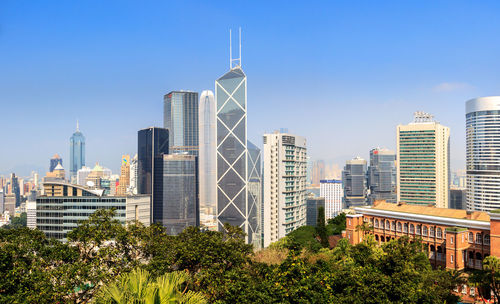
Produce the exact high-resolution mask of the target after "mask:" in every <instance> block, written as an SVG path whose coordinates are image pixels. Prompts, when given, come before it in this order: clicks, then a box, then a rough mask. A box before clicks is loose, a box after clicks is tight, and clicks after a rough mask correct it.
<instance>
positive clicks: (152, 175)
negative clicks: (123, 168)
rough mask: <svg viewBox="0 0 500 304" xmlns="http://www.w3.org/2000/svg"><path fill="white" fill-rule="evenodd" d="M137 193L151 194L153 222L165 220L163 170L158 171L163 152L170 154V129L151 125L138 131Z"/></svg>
mask: <svg viewBox="0 0 500 304" xmlns="http://www.w3.org/2000/svg"><path fill="white" fill-rule="evenodd" d="M137 137H138V140H137V143H138V144H137V155H138V156H137V168H138V174H137V193H138V194H149V195H151V222H152V223H162V222H163V195H164V190H165V189H164V188H163V186H162V185H163V183H160V182H159V181H158V180H161V179H163V176H162V175H163V173H162V171H160V172H157V168H158V164H156V163H157V162H160V163H161V164H160V168H161V165H162V164H163V154H168V130H167V129H164V128H158V127H150V128H147V129H142V130H139V132H138V133H137Z"/></svg>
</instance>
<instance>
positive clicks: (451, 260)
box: [450, 254, 453, 263]
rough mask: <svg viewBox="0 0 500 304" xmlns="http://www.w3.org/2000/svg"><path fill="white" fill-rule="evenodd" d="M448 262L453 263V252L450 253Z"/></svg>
mask: <svg viewBox="0 0 500 304" xmlns="http://www.w3.org/2000/svg"><path fill="white" fill-rule="evenodd" d="M450 262H452V263H453V254H452V255H450Z"/></svg>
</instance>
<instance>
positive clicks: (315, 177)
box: [311, 160, 325, 186]
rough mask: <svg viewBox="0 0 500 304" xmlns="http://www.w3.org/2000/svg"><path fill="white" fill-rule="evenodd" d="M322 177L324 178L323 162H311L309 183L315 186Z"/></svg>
mask: <svg viewBox="0 0 500 304" xmlns="http://www.w3.org/2000/svg"><path fill="white" fill-rule="evenodd" d="M322 179H325V162H324V161H322V160H316V161H314V162H313V167H312V180H311V183H312V184H313V185H316V186H317V185H319V183H320V181H321V180H322Z"/></svg>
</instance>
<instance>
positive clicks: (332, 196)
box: [319, 179, 345, 219]
mask: <svg viewBox="0 0 500 304" xmlns="http://www.w3.org/2000/svg"><path fill="white" fill-rule="evenodd" d="M319 196H320V197H323V198H324V199H325V218H326V219H331V218H334V217H336V216H337V215H339V213H340V212H341V211H342V209H343V208H344V207H345V206H344V202H343V199H344V189H343V187H342V181H341V180H336V179H323V180H321V181H320V183H319Z"/></svg>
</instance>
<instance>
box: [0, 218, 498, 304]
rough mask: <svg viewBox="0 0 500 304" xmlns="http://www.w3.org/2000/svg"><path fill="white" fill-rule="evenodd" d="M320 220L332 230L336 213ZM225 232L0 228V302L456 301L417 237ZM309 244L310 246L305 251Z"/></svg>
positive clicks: (86, 225) (100, 223) (97, 225)
mask: <svg viewBox="0 0 500 304" xmlns="http://www.w3.org/2000/svg"><path fill="white" fill-rule="evenodd" d="M328 225H333V226H332V229H341V228H342V219H341V218H339V221H338V222H336V221H331V222H330V223H329V224H328ZM328 225H327V227H328ZM226 229H227V233H221V232H214V231H206V232H203V231H200V230H199V229H198V228H196V227H190V228H187V229H186V230H184V231H183V232H182V233H181V234H180V235H178V236H175V237H174V236H168V235H166V234H165V231H164V229H163V228H162V227H160V226H157V225H153V226H151V227H143V226H141V225H138V224H130V225H128V226H127V227H124V226H122V225H120V223H119V222H117V221H115V220H113V213H112V212H111V211H103V210H100V211H98V212H96V213H95V214H94V215H93V216H92V217H91V218H90V219H89V220H88V221H85V222H83V223H81V225H80V226H79V227H78V228H77V229H75V230H73V231H72V232H71V233H69V235H68V243H60V242H58V241H54V240H49V239H47V238H46V237H45V236H44V234H43V233H42V232H40V231H37V230H29V229H27V228H20V229H11V230H4V229H1V230H0V273H1V274H2V276H0V303H74V302H76V303H90V302H100V301H104V300H103V299H105V297H106V296H107V297H108V298H107V299H108V300H105V301H104V302H106V301H107V302H112V300H110V299H111V298H112V297H111V296H110V295H111V294H113V295H116V296H117V297H122V296H123V297H125V296H127V297H129V296H133V297H136V298H137V297H140V294H141V293H138V292H139V291H140V292H142V291H141V290H144V292H146V291H147V290H149V291H151V292H153V293H154V294H156V295H157V296H158V299H159V295H160V290H163V291H161V292H162V295H163V296H165V295H167V293H166V291H165V290H166V289H164V288H163V287H160V286H167V285H168V286H170V287H168V288H170V289H168V290H170V291H171V293H170V295H167V298H169V299H172V298H171V297H178V299H177V300H174V302H176V301H177V302H180V301H181V300H180V299H181V298H182V297H181V296H182V295H185V294H195V295H198V296H199V297H198V301H200V303H202V302H204V301H207V302H209V303H220V304H221V303H444V302H445V301H446V303H456V302H457V300H458V298H457V297H456V296H454V295H453V292H452V290H453V289H454V288H455V286H456V284H458V282H459V277H458V276H456V275H455V274H454V273H452V272H448V271H444V270H433V269H431V267H430V264H429V261H428V259H427V257H426V255H425V254H424V253H423V251H422V245H421V244H420V243H419V242H418V241H413V242H411V241H410V240H409V239H407V238H401V239H399V240H394V241H391V242H388V243H386V244H384V245H383V246H377V245H376V243H375V242H374V241H373V240H372V239H371V238H370V237H367V241H365V242H363V243H362V244H359V245H356V246H351V245H350V244H349V243H348V242H347V241H346V240H345V239H343V240H341V241H340V242H339V244H338V245H337V246H336V247H335V248H333V249H328V248H322V247H321V245H320V242H319V241H318V240H317V239H316V231H315V229H314V227H309V228H307V227H304V228H301V229H298V230H297V232H295V233H294V234H292V235H295V236H294V237H291V238H288V237H287V240H288V241H287V242H284V244H282V245H283V246H282V247H276V246H275V247H274V248H270V249H266V250H263V251H260V252H257V253H254V252H253V248H252V247H251V246H250V245H246V244H245V243H244V241H243V238H242V237H243V232H242V231H241V229H239V228H236V227H232V226H229V225H227V226H226ZM301 235H302V236H304V237H303V239H302V241H301ZM297 240H298V241H297ZM304 240H306V241H304ZM303 241H304V242H305V244H306V246H304V242H303ZM311 241H312V242H316V245H319V247H315V248H314V250H308V249H307V248H308V247H311V246H312V245H311V244H313V243H311ZM490 272H491V271H490ZM181 273H182V276H183V279H182V282H180V283H179V282H177V283H176V284H173V283H168V282H167V283H168V284H167V283H165V284H167V285H164V284H163V285H162V284H160V281H161V280H164V279H159V278H167V277H168V278H172V277H173V276H174V275H173V274H181ZM492 273H494V271H493V272H492ZM167 274H172V275H167ZM143 275H145V276H146V277H147V280H146V281H144V280H142V279H140V278H141V277H142V276H143ZM494 275H496V273H494ZM484 276H485V277H487V275H486V274H485V275H484ZM133 282H142V283H141V284H142V285H140V286H139V285H137V284H139V283H137V284H136V283H133ZM162 282H163V281H162ZM483 283H484V282H483ZM127 284H128V285H127ZM478 284H479V283H478ZM132 285H133V286H132ZM141 286H142V287H141ZM172 286H174V287H172ZM139 287H140V288H139ZM130 288H132V289H130ZM120 290H121V291H122V292H121V293H120V292H118V291H120ZM106 291H110V292H108V293H106ZM138 294H139V296H138ZM172 295H173V296H172ZM145 303H146V302H145Z"/></svg>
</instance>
